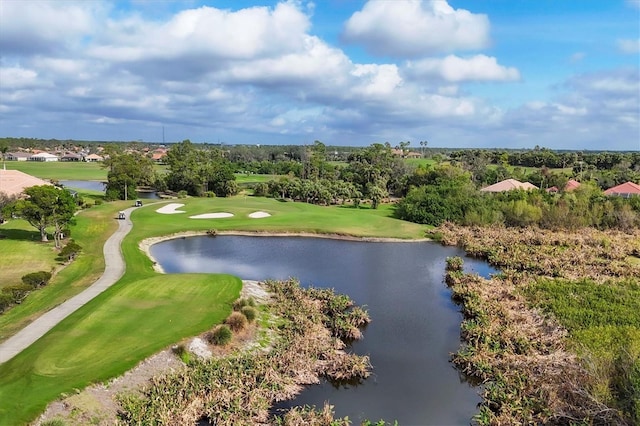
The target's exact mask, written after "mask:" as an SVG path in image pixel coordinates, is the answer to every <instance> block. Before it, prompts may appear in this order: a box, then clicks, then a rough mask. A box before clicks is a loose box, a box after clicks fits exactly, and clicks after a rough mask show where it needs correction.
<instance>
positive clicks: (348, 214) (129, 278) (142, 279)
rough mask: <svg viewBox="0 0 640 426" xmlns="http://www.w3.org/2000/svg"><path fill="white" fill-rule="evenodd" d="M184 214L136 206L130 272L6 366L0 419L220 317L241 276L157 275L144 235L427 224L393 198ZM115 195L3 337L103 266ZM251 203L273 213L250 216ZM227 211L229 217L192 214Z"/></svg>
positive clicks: (359, 230)
mask: <svg viewBox="0 0 640 426" xmlns="http://www.w3.org/2000/svg"><path fill="white" fill-rule="evenodd" d="M173 202H180V203H183V204H185V206H184V207H182V208H181V210H185V211H186V212H187V213H182V214H174V215H163V214H159V213H157V212H156V211H155V210H156V209H157V208H158V207H160V206H161V205H163V204H166V203H157V204H151V203H150V204H146V205H145V206H144V207H142V208H140V209H137V210H136V211H134V213H133V214H132V220H133V221H134V227H133V230H132V231H131V233H130V234H129V235H128V236H127V237H126V238H125V240H124V242H123V244H122V252H123V254H124V256H125V259H126V260H127V272H126V274H125V275H124V277H123V278H122V279H121V280H120V281H119V282H118V283H117V284H116V285H114V286H113V287H111V288H110V289H108V290H106V291H105V292H104V293H102V294H101V295H100V296H98V297H97V298H96V299H94V300H92V301H91V302H90V303H88V304H87V305H85V306H84V307H82V308H81V309H79V310H78V311H77V312H75V313H74V314H73V315H71V316H70V317H68V318H67V319H65V320H64V321H63V322H61V323H60V324H58V325H57V326H56V327H55V328H54V329H52V330H51V331H50V332H49V333H48V334H47V335H45V336H44V337H43V338H42V339H40V340H38V341H37V342H36V343H34V344H33V345H31V346H30V347H29V348H27V349H26V350H25V351H23V352H22V353H20V354H19V355H18V356H16V357H15V358H13V359H12V360H10V361H9V362H7V363H5V364H2V365H0V425H2V424H23V423H26V422H28V421H30V420H32V419H34V418H35V417H36V416H37V415H38V414H39V413H40V412H41V411H42V409H43V408H44V407H45V406H46V404H47V403H48V402H50V401H51V400H53V399H55V398H57V397H58V396H59V395H60V394H61V393H69V392H73V391H74V389H80V388H82V387H84V386H86V385H87V384H90V383H94V382H100V381H104V380H106V379H108V378H111V377H114V376H117V375H119V374H122V373H123V372H125V371H126V370H128V369H130V368H131V367H133V366H134V365H135V364H136V363H137V362H139V361H140V360H142V359H144V358H146V357H148V356H149V355H151V354H153V353H155V352H157V351H158V350H160V349H162V348H164V347H166V346H168V345H170V344H172V343H175V342H177V341H179V340H180V339H182V338H183V337H185V336H192V335H195V334H198V333H200V332H202V331H205V330H206V329H208V328H210V327H211V326H212V325H213V324H216V323H219V322H221V321H222V319H223V318H225V317H226V316H227V315H228V313H229V312H230V310H231V304H232V302H233V301H234V300H235V299H236V298H237V297H238V295H239V291H240V287H241V284H240V281H239V279H237V278H234V277H230V276H228V275H205V274H175V275H160V274H157V273H155V272H154V271H153V268H152V263H151V260H150V259H149V258H147V257H146V256H145V255H144V253H142V252H141V251H140V249H139V248H138V242H139V241H140V240H141V239H143V238H146V237H150V236H158V235H165V234H170V233H175V232H182V231H187V230H202V231H204V230H207V229H217V230H255V231H273V232H312V233H334V234H343V235H354V236H367V237H398V238H406V239H413V238H420V237H423V236H424V231H425V229H426V228H425V227H424V226H421V225H417V224H413V223H409V222H404V221H400V220H397V219H393V218H391V217H390V216H391V214H392V212H393V208H392V206H389V205H383V206H382V207H381V208H380V209H378V210H372V209H369V208H360V209H355V208H351V207H341V206H331V207H321V206H315V205H310V204H305V203H293V202H286V203H285V202H279V201H276V200H273V199H267V198H259V197H245V196H238V197H233V198H200V199H196V198H193V199H192V198H189V199H184V200H174V201H173ZM129 204H130V203H127V202H116V203H107V204H103V205H101V206H96V207H93V208H91V209H88V210H85V211H83V212H82V213H81V214H80V215H79V216H78V218H77V224H76V225H75V226H74V227H73V228H72V236H73V238H75V239H76V241H77V242H78V243H79V244H80V245H81V246H83V247H85V249H86V251H85V252H84V253H83V255H81V256H80V257H79V258H78V259H77V260H76V261H75V262H74V263H72V264H71V265H70V266H68V267H67V268H65V269H64V270H63V271H61V272H60V273H59V274H58V275H57V276H56V277H55V279H54V280H52V283H51V284H50V285H49V286H47V287H45V288H44V289H42V290H39V291H37V292H34V293H32V294H31V295H30V296H29V297H28V298H27V301H26V302H25V303H23V304H22V305H20V306H18V307H16V308H14V309H12V310H11V311H9V312H8V313H7V315H3V316H0V331H1V332H2V333H3V334H4V336H5V338H6V337H7V336H8V335H10V334H12V333H14V332H15V331H16V330H17V329H19V328H21V327H22V326H24V324H25V323H26V322H27V321H29V320H30V319H32V318H33V317H35V316H36V315H38V314H39V313H41V312H43V311H46V310H48V309H50V308H51V307H53V306H55V305H56V304H58V303H60V302H61V301H63V300H65V299H66V298H68V297H70V296H71V295H73V294H75V293H77V292H79V291H80V290H81V289H82V288H84V287H86V286H87V285H88V284H90V283H91V282H93V281H94V280H95V279H96V278H97V277H98V276H99V275H100V273H101V271H102V270H103V269H104V259H103V257H102V246H103V244H104V241H105V240H106V238H107V237H108V236H109V235H111V233H112V232H113V231H114V230H115V227H116V226H117V221H116V220H114V219H113V217H114V215H115V213H116V212H117V211H118V210H122V209H123V208H124V207H126V206H128V205H129ZM255 211H266V212H269V213H270V214H272V216H271V217H269V218H264V219H251V218H248V217H247V215H248V214H249V213H252V212H255ZM210 212H231V213H234V215H235V216H234V217H232V218H227V219H204V220H195V219H189V218H188V216H190V215H195V214H200V213H210Z"/></svg>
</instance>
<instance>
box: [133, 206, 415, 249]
mask: <svg viewBox="0 0 640 426" xmlns="http://www.w3.org/2000/svg"><path fill="white" fill-rule="evenodd" d="M171 202H174V203H180V204H185V206H184V207H181V208H180V209H179V210H183V211H185V213H179V214H170V215H165V214H160V213H157V212H156V209H157V208H159V207H160V206H161V205H154V206H151V205H147V206H145V207H143V208H141V209H138V210H137V211H135V212H134V213H133V215H132V218H133V220H134V222H135V223H140V224H144V225H143V226H140V227H137V226H134V228H133V231H132V233H131V234H130V237H128V238H127V240H129V238H134V239H141V237H142V236H143V234H146V235H151V236H156V235H163V234H171V233H175V232H182V231H186V230H208V229H216V230H218V231H224V230H249V231H273V232H311V233H330V234H341V235H352V236H360V237H395V238H404V239H415V238H422V237H424V231H425V230H426V229H427V227H426V226H424V225H418V224H415V223H411V222H406V221H402V220H399V219H394V218H392V217H390V216H391V215H392V213H393V206H391V205H382V206H381V207H380V208H379V209H377V210H372V209H370V208H368V207H363V208H359V209H356V208H353V207H351V206H329V207H323V206H315V205H311V204H306V203H297V202H281V201H277V200H274V199H272V198H263V197H251V196H237V197H230V198H188V199H183V200H172V201H171ZM163 204H166V203H163ZM256 211H264V212H267V213H269V214H271V217H267V218H263V219H252V218H249V217H248V215H249V214H250V213H253V212H256ZM215 212H227V213H232V214H233V215H234V216H233V217H231V218H223V219H189V218H188V217H189V216H193V215H198V214H203V213H215Z"/></svg>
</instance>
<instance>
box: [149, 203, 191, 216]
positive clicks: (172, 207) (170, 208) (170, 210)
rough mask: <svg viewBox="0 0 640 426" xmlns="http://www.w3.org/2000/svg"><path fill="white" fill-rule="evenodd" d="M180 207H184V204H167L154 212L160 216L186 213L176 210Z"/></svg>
mask: <svg viewBox="0 0 640 426" xmlns="http://www.w3.org/2000/svg"><path fill="white" fill-rule="evenodd" d="M182 206H184V204H178V203H171V204H167V205H166V206H163V207H160V208H159V209H158V210H156V211H157V212H158V213H162V214H176V213H186V212H185V211H184V210H176V209H179V208H180V207H182Z"/></svg>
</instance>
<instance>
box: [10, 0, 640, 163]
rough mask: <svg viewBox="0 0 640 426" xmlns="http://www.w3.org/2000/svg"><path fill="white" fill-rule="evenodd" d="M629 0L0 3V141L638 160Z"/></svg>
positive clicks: (637, 32)
mask: <svg viewBox="0 0 640 426" xmlns="http://www.w3.org/2000/svg"><path fill="white" fill-rule="evenodd" d="M639 68H640V0H562V1H558V0H483V1H481V0H448V1H447V0H435V1H428V0H422V1H420V0H369V1H364V0H316V1H313V2H312V1H303V0H290V1H286V0H283V1H280V2H278V1H269V0H262V1H261V0H252V1H243V0H219V1H216V0H208V1H199V0H185V1H163V0H147V1H144V0H130V1H123V2H106V1H89V0H85V1H65V0H56V1H37V0H0V136H15V137H37V138H57V139H87V140H143V141H151V142H153V141H162V138H163V128H164V134H165V140H166V141H167V142H172V141H180V140H183V139H191V140H192V141H195V142H205V141H206V142H213V143H218V142H223V143H228V144H236V143H243V144H244V143H246V144H309V143H312V142H313V141H314V140H320V141H323V142H324V143H325V144H327V145H351V146H353V145H369V144H371V143H374V142H390V143H391V144H392V145H396V144H397V143H398V142H400V141H407V140H408V141H411V146H414V147H419V146H420V145H419V142H420V141H428V142H429V146H434V147H436V146H437V147H511V148H520V147H524V148H533V147H534V146H535V145H539V146H543V147H548V148H555V149H609V150H640V70H639Z"/></svg>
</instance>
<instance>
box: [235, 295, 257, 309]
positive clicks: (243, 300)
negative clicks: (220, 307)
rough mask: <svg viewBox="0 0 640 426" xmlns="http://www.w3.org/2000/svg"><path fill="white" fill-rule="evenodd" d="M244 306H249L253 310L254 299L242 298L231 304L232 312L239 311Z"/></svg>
mask: <svg viewBox="0 0 640 426" xmlns="http://www.w3.org/2000/svg"><path fill="white" fill-rule="evenodd" d="M245 306H251V307H252V308H255V307H256V301H255V299H254V298H253V297H248V298H245V297H243V298H241V299H238V300H236V301H235V302H233V310H234V311H240V310H242V308H244V307H245Z"/></svg>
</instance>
